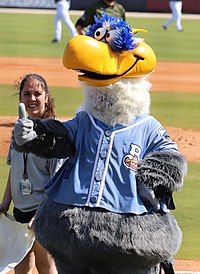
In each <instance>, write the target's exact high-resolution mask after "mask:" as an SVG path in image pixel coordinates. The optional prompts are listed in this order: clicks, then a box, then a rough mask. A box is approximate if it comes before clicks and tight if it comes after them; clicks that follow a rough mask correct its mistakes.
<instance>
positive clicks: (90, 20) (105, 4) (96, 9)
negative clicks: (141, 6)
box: [75, 0, 126, 34]
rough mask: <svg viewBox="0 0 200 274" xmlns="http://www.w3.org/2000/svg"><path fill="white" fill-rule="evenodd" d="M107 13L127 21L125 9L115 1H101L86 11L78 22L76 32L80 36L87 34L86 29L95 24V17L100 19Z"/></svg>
mask: <svg viewBox="0 0 200 274" xmlns="http://www.w3.org/2000/svg"><path fill="white" fill-rule="evenodd" d="M102 13H106V14H108V15H110V16H116V17H121V18H122V19H123V20H124V21H126V16H125V9H124V7H123V6H122V5H121V4H119V3H117V1H115V0H114V1H113V0H111V1H110V0H99V1H98V2H96V3H95V4H94V5H92V6H91V7H89V8H88V9H86V10H85V12H84V14H83V15H82V16H81V17H80V18H79V19H78V21H77V22H76V25H75V27H76V30H77V32H78V33H79V34H85V31H84V28H86V27H87V26H89V25H92V24H94V23H95V22H94V16H95V15H96V16H97V17H98V18H99V19H100V18H101V14H102Z"/></svg>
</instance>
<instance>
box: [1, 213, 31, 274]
mask: <svg viewBox="0 0 200 274" xmlns="http://www.w3.org/2000/svg"><path fill="white" fill-rule="evenodd" d="M34 240H35V235H34V232H33V230H32V229H31V230H29V229H28V227H27V224H21V223H19V222H16V221H15V220H14V218H13V217H12V216H11V215H8V214H7V215H6V216H5V215H4V214H3V213H1V214H0V274H4V273H7V272H8V271H10V270H12V269H13V268H14V267H15V266H16V265H17V264H18V263H20V262H21V261H22V260H23V258H24V257H25V256H26V254H27V253H28V252H29V250H30V249H31V248H32V246H33V242H34Z"/></svg>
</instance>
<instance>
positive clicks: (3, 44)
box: [0, 13, 76, 58]
mask: <svg viewBox="0 0 200 274" xmlns="http://www.w3.org/2000/svg"><path fill="white" fill-rule="evenodd" d="M72 19H73V20H75V21H76V17H73V18H72ZM53 20H54V15H48V14H13V13H12V14H3V13H1V14H0V37H1V40H0V55H1V56H25V57H48V58H49V57H51V58H59V57H61V56H62V54H63V51H64V48H65V44H66V42H67V41H68V40H69V38H70V33H69V30H68V29H67V28H66V26H65V25H64V24H63V37H62V43H57V44H52V43H51V42H50V41H51V40H52V39H53V38H54V22H53Z"/></svg>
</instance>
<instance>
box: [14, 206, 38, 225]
mask: <svg viewBox="0 0 200 274" xmlns="http://www.w3.org/2000/svg"><path fill="white" fill-rule="evenodd" d="M35 213H36V210H32V211H28V212H22V211H21V210H19V209H17V208H15V207H14V209H13V215H14V217H15V220H16V221H17V222H20V223H22V224H24V223H29V222H30V221H31V219H32V218H33V217H34V216H35Z"/></svg>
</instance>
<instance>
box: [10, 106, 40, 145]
mask: <svg viewBox="0 0 200 274" xmlns="http://www.w3.org/2000/svg"><path fill="white" fill-rule="evenodd" d="M18 114H19V119H18V120H17V122H16V123H15V125H14V130H13V132H14V138H15V142H16V143H17V145H18V146H22V145H24V144H25V143H27V142H29V141H31V140H33V139H34V138H35V137H36V136H37V134H36V132H35V131H34V130H33V126H34V124H33V121H32V120H30V119H28V118H26V109H25V105H24V104H23V103H20V104H19V109H18Z"/></svg>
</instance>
